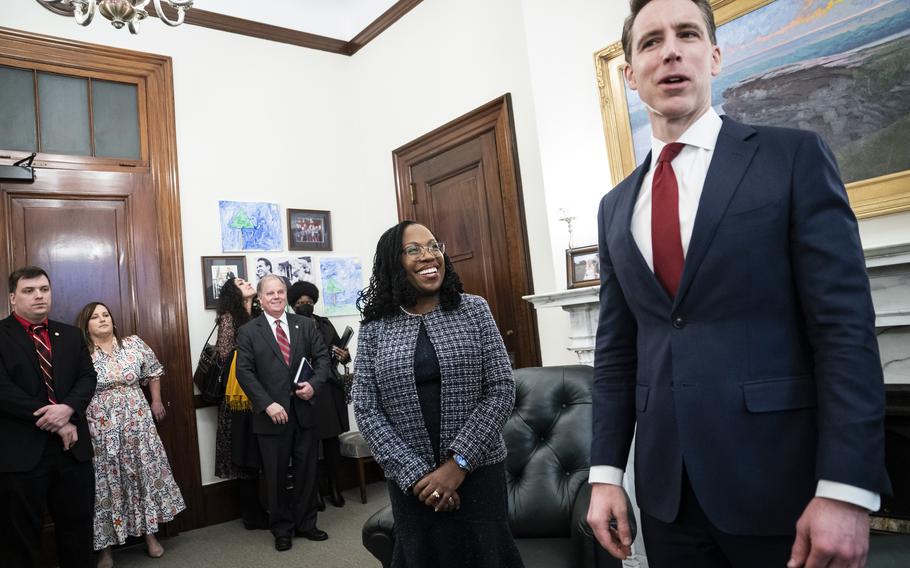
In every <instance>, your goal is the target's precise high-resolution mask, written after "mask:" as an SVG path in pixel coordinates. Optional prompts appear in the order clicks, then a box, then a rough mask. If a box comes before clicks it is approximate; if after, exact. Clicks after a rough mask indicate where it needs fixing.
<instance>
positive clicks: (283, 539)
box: [275, 536, 294, 552]
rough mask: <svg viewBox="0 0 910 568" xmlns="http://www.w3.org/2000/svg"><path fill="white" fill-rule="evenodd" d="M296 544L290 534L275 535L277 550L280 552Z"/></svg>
mask: <svg viewBox="0 0 910 568" xmlns="http://www.w3.org/2000/svg"><path fill="white" fill-rule="evenodd" d="M292 546H294V541H292V540H291V537H289V536H276V537H275V550H277V551H279V552H284V551H285V550H290V549H291V547H292Z"/></svg>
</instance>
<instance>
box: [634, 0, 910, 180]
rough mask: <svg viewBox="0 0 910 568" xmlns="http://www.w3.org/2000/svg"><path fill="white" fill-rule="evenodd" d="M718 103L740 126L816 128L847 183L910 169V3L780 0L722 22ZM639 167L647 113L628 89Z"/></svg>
mask: <svg viewBox="0 0 910 568" xmlns="http://www.w3.org/2000/svg"><path fill="white" fill-rule="evenodd" d="M717 42H718V45H720V48H721V52H722V54H723V68H722V70H721V73H720V75H719V76H718V77H717V78H715V80H714V83H713V91H712V105H713V106H714V108H715V109H716V110H717V112H718V113H719V114H727V115H729V116H730V117H731V118H733V119H735V120H738V121H740V122H746V123H752V124H761V125H770V126H786V127H795V128H802V129H806V130H813V131H815V132H817V133H818V134H820V135H821V136H822V138H823V139H824V140H825V142H826V143H827V144H828V145H829V146H830V147H831V149H832V151H833V152H834V154H835V156H836V158H837V162H838V165H839V166H840V169H841V174H842V176H843V179H844V182H845V183H850V182H855V181H860V180H866V179H869V178H876V177H879V176H884V175H886V174H893V173H896V172H902V171H904V170H910V150H908V148H910V2H908V1H907V0H776V1H775V2H771V3H769V4H767V5H765V6H762V7H760V8H758V9H756V10H754V11H752V12H749V13H747V14H745V15H743V16H741V17H739V18H736V19H734V20H731V21H729V22H728V23H725V24H723V25H721V26H719V27H718V29H717ZM625 94H626V103H627V110H628V113H629V124H630V126H631V130H632V145H633V150H634V156H635V163H636V164H638V163H641V161H642V160H643V159H644V158H645V156H646V155H647V153H648V151H649V150H650V135H651V134H650V128H649V126H648V115H647V110H646V109H645V107H644V104H643V103H642V101H641V99H639V98H638V95H637V93H635V91H632V90H630V89H629V88H628V85H626V88H625Z"/></svg>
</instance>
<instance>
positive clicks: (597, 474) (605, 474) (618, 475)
mask: <svg viewBox="0 0 910 568" xmlns="http://www.w3.org/2000/svg"><path fill="white" fill-rule="evenodd" d="M624 473H625V472H624V471H623V470H621V469H619V468H618V467H613V466H612V465H594V466H591V470H590V472H589V473H588V483H609V484H610V485H619V486H620V487H622V476H623V474H624Z"/></svg>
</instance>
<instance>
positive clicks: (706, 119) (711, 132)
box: [651, 107, 724, 167]
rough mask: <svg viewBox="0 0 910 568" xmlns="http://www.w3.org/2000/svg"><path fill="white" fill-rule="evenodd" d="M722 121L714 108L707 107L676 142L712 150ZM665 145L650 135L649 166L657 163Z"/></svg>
mask: <svg viewBox="0 0 910 568" xmlns="http://www.w3.org/2000/svg"><path fill="white" fill-rule="evenodd" d="M723 124H724V121H723V120H721V118H720V116H718V114H717V111H715V110H714V107H708V110H707V111H706V112H705V114H703V115H701V117H700V118H699V119H698V120H696V121H695V122H693V123H692V125H691V126H690V127H689V128H687V129H686V131H685V132H683V133H682V136H680V137H679V139H677V140H676V141H677V142H679V143H681V144H685V145H687V146H696V147H698V148H703V149H705V150H709V151H710V150H714V146H716V145H717V136H718V135H719V134H720V128H721V126H723ZM666 145H667V143H666V142H663V141H661V140H658V139H657V138H655V137H654V135H653V134H652V135H651V166H652V167H653V166H654V164H655V163H657V158H658V156H660V153H661V151H662V150H663V149H664V146H666Z"/></svg>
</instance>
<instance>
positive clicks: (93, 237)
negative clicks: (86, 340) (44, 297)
mask: <svg viewBox="0 0 910 568" xmlns="http://www.w3.org/2000/svg"><path fill="white" fill-rule="evenodd" d="M10 209H11V213H12V215H11V217H12V219H11V221H12V236H13V238H12V241H13V243H15V246H14V249H13V266H17V267H18V266H24V265H26V264H31V265H36V266H40V267H42V268H44V269H45V270H47V272H48V274H50V275H52V278H53V280H52V290H53V301H52V304H51V315H50V317H51V318H52V319H55V320H58V321H62V322H65V323H69V324H74V325H75V320H76V316H77V315H78V314H79V310H81V309H82V306H84V305H86V304H87V303H89V302H94V301H101V302H104V303H105V304H106V305H107V306H108V307H109V308H110V309H111V313H112V315H113V316H114V321H116V322H117V327H118V329H119V330H120V332H121V333H128V332H130V331H131V330H133V329H135V325H134V321H133V315H134V310H133V307H132V302H131V294H130V292H131V290H132V286H131V284H130V275H129V270H128V262H127V260H128V257H131V256H132V255H131V251H130V250H129V248H130V246H129V240H128V238H127V230H126V227H127V225H128V224H129V222H128V220H127V215H126V209H127V208H126V201H125V200H124V199H122V198H121V199H86V198H79V197H71V198H68V199H48V198H42V197H27V196H16V195H13V196H11V208H10Z"/></svg>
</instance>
